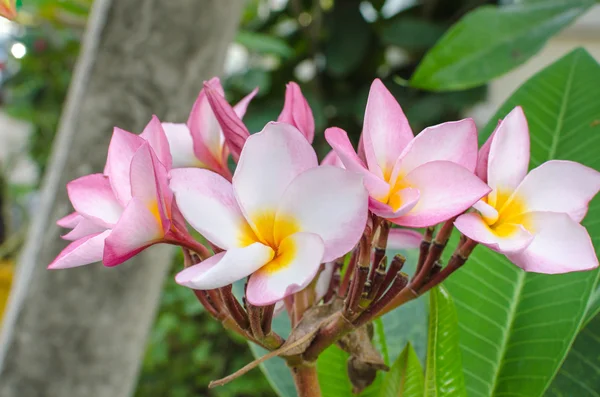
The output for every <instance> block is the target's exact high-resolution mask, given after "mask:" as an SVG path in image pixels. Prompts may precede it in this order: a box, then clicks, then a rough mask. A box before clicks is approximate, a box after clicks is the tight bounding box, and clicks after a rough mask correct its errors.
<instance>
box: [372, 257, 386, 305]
mask: <svg viewBox="0 0 600 397" xmlns="http://www.w3.org/2000/svg"><path fill="white" fill-rule="evenodd" d="M386 267H387V256H384V257H383V258H382V259H381V262H379V264H378V265H377V268H376V269H375V271H373V272H371V273H373V278H372V280H371V291H370V292H369V296H368V297H367V298H368V299H370V300H373V299H375V297H376V296H378V297H379V296H381V294H378V292H379V290H380V289H381V286H382V285H383V281H384V280H385V276H386V272H385V269H386Z"/></svg>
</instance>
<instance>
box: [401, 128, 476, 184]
mask: <svg viewBox="0 0 600 397" xmlns="http://www.w3.org/2000/svg"><path fill="white" fill-rule="evenodd" d="M438 160H442V161H452V162H453V163H456V164H458V165H461V166H463V167H465V168H466V169H467V170H469V171H474V170H475V164H476V163H477V127H476V126H475V123H474V122H473V120H472V119H464V120H461V121H454V122H449V123H443V124H439V125H436V126H434V127H429V128H426V129H424V130H423V132H421V133H420V134H419V135H417V136H416V137H415V138H414V139H413V140H412V141H411V142H410V143H409V144H408V146H407V147H406V149H404V152H403V153H402V154H401V155H400V158H399V160H398V162H397V165H396V167H395V168H394V175H393V176H392V179H391V182H390V184H392V185H393V184H394V182H395V180H396V178H397V176H398V175H407V174H408V173H410V172H411V171H412V170H414V169H415V168H417V167H419V166H420V165H423V164H425V163H428V162H430V161H438Z"/></svg>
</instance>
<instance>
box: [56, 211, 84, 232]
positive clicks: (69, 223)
mask: <svg viewBox="0 0 600 397" xmlns="http://www.w3.org/2000/svg"><path fill="white" fill-rule="evenodd" d="M82 219H83V216H81V215H79V214H78V213H77V211H75V212H71V213H70V214H69V215H67V216H64V217H62V218H60V219H59V220H57V221H56V224H57V225H58V226H60V227H64V228H69V229H72V228H74V227H75V226H77V224H78V223H79V222H81V220H82Z"/></svg>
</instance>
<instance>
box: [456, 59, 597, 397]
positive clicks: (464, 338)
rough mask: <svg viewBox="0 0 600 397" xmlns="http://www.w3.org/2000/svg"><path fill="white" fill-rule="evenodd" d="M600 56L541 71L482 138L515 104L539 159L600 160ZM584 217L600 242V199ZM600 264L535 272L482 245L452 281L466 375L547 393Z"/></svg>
mask: <svg viewBox="0 0 600 397" xmlns="http://www.w3.org/2000/svg"><path fill="white" fill-rule="evenodd" d="M599 88H600V65H598V63H597V62H596V61H595V60H594V59H593V58H592V57H591V56H590V55H589V54H588V53H587V52H586V51H585V50H582V49H578V50H575V51H573V52H571V53H570V54H568V55H567V56H565V57H564V58H562V59H560V60H559V61H557V62H556V63H554V64H553V65H551V66H549V67H547V68H546V69H544V70H542V71H541V72H539V73H538V74H537V75H535V76H534V77H532V78H531V79H530V80H529V81H527V82H526V83H525V84H523V86H521V88H519V89H518V90H517V91H516V92H515V93H514V94H513V95H512V96H511V98H510V99H509V100H508V101H507V102H506V103H505V104H504V105H503V106H502V107H501V108H500V110H499V111H498V113H497V114H496V115H495V116H494V117H493V118H492V119H491V120H490V123H489V125H488V126H487V127H486V129H485V130H484V132H483V134H482V137H481V138H482V140H484V139H486V138H487V136H489V134H490V133H491V131H492V130H493V128H494V126H495V125H496V123H497V120H498V119H499V118H501V117H503V116H504V115H506V114H507V113H508V112H509V111H510V110H511V109H512V108H513V107H514V106H516V105H521V106H522V107H523V109H524V111H525V114H526V116H527V119H528V122H529V128H530V132H531V160H532V164H531V166H532V167H534V166H537V165H539V164H541V163H542V162H544V161H547V160H550V159H569V160H575V161H579V162H581V163H583V164H586V165H588V166H590V167H592V168H595V169H600V156H598V153H597V148H598V147H600V126H599V125H598V124H599V123H598V120H600V91H599ZM584 225H586V226H587V228H588V230H589V232H590V235H591V236H592V240H593V242H594V245H595V247H596V249H597V251H598V247H599V244H600V199H599V198H596V199H595V200H594V201H593V202H592V203H591V205H590V210H589V213H588V216H587V217H586V220H585V221H584ZM597 277H598V271H591V272H580V273H570V274H564V275H543V274H533V273H525V272H523V271H522V270H520V269H519V268H517V267H516V266H514V265H513V264H511V263H510V262H509V261H508V260H507V259H506V258H505V257H504V256H502V255H499V254H497V253H494V252H492V251H491V250H488V249H486V248H484V247H478V248H477V249H476V250H475V252H474V254H473V255H472V256H471V258H470V259H469V262H468V263H467V265H466V266H465V267H464V268H462V269H461V270H460V271H458V272H457V273H456V274H455V275H453V276H452V277H450V279H449V280H448V281H447V282H446V285H447V286H448V289H449V290H450V292H451V293H452V296H453V297H454V301H455V303H456V306H457V310H458V317H459V325H460V330H461V335H460V340H461V348H462V351H463V362H464V372H465V381H466V384H467V389H468V391H469V394H470V395H471V396H476V397H486V396H509V395H510V396H523V397H525V396H526V397H536V396H540V395H542V394H543V392H544V391H545V390H546V388H547V387H548V385H549V384H550V382H551V380H552V378H553V377H554V375H555V373H556V371H557V370H558V368H559V366H560V365H561V363H562V361H563V359H564V357H565V355H566V354H567V351H568V349H569V347H570V346H571V344H572V342H573V340H574V338H575V336H576V334H577V331H578V330H579V329H580V326H581V324H582V322H583V320H584V315H585V313H586V307H587V306H588V301H589V299H590V296H591V294H592V292H593V288H594V286H595V284H596V279H597Z"/></svg>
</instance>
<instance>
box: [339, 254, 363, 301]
mask: <svg viewBox="0 0 600 397" xmlns="http://www.w3.org/2000/svg"><path fill="white" fill-rule="evenodd" d="M359 250H360V246H357V247H355V248H354V250H353V251H352V255H351V256H350V261H349V262H348V267H347V268H346V272H345V273H344V278H343V279H342V282H341V284H340V288H339V290H338V296H339V297H340V298H344V297H345V296H346V294H347V293H348V287H349V286H350V279H351V278H352V274H353V273H354V268H355V267H356V262H357V261H358V251H359Z"/></svg>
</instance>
